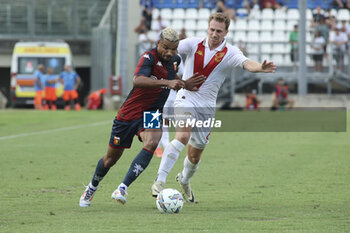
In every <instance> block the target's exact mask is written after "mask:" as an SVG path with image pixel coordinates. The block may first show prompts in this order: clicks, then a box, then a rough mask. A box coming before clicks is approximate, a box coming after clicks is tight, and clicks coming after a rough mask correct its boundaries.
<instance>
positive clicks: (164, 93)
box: [79, 28, 205, 207]
mask: <svg viewBox="0 0 350 233" xmlns="http://www.w3.org/2000/svg"><path fill="white" fill-rule="evenodd" d="M178 44H179V36H178V34H177V32H176V31H175V30H173V29H171V28H165V29H164V30H163V31H162V33H161V35H160V39H159V41H158V43H157V47H156V48H154V49H152V50H150V51H147V52H145V53H144V54H143V55H142V56H141V57H140V60H139V62H138V65H137V67H136V69H135V74H134V75H135V76H134V79H133V86H134V87H133V89H132V90H131V91H130V93H129V95H128V97H127V98H126V100H125V102H124V103H123V105H122V107H121V108H120V109H119V112H118V115H117V117H116V118H115V119H114V123H113V127H112V133H111V137H110V140H109V148H108V151H107V154H106V155H105V156H103V157H102V158H101V159H100V160H99V161H98V163H97V166H96V170H95V173H94V175H93V177H92V180H91V182H90V183H89V185H88V186H87V187H86V189H85V191H84V193H83V195H82V196H81V198H80V202H79V205H80V206H81V207H87V206H90V204H91V201H92V198H93V196H94V194H95V191H96V190H97V187H98V184H99V182H100V181H101V180H102V179H103V177H104V176H105V175H106V174H107V172H108V170H109V169H110V168H111V167H112V166H113V165H114V164H115V163H116V162H117V161H118V160H119V158H120V157H121V156H122V154H123V152H124V149H125V148H130V146H131V144H132V140H133V137H134V136H135V135H137V136H138V138H139V140H140V141H142V143H143V148H142V150H141V151H140V153H139V154H138V155H137V156H136V157H135V159H134V160H133V161H132V163H131V165H130V168H129V171H128V172H127V174H126V176H125V178H124V180H123V182H122V183H121V184H120V185H119V186H118V188H117V189H116V190H115V191H114V192H113V193H112V198H113V199H115V200H116V201H118V202H120V203H122V204H125V202H126V196H127V188H128V186H130V184H131V183H132V182H133V181H134V180H135V179H136V178H137V177H138V176H139V175H140V174H141V173H142V172H143V171H144V170H145V169H146V167H147V166H148V164H149V162H150V161H151V159H152V156H153V152H154V150H155V149H156V148H157V145H158V142H159V140H160V138H161V136H162V129H161V128H160V129H145V128H144V126H143V114H144V111H155V112H156V113H157V114H159V113H160V112H161V111H162V109H163V106H164V104H165V101H166V100H167V97H168V95H169V91H170V89H174V90H179V89H181V88H186V89H187V90H193V91H195V90H196V86H198V85H200V84H202V83H203V82H204V80H205V77H204V76H203V75H198V74H194V75H193V76H192V77H191V78H190V79H188V80H186V81H182V80H181V79H179V78H178V77H177V76H176V73H177V67H178V66H179V64H180V62H181V59H180V57H179V55H177V54H176V52H177V47H178ZM153 117H157V116H155V115H154V116H153Z"/></svg>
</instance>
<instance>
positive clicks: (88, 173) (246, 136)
mask: <svg viewBox="0 0 350 233" xmlns="http://www.w3.org/2000/svg"><path fill="white" fill-rule="evenodd" d="M114 116H115V112H114V111H81V112H74V111H71V112H64V111H57V112H37V111H32V110H5V111H0V174H1V175H0V232H9V233H10V232H11V233H12V232H45V233H48V232H74V233H75V232H246V233H250V232H252V233H256V232H269V233H270V232H276V233H277V232H278V233H280V232H295V233H300V232H305V233H306V232H307V233H309V232H315V233H316V232H317V233H320V232H325V233H329V232H337V233H338V232H350V168H349V165H350V134H349V128H348V130H347V132H341V133H219V132H213V133H212V135H211V138H210V144H209V145H208V146H207V148H206V150H205V152H204V154H203V157H202V161H201V163H200V168H199V170H198V172H197V173H196V174H195V176H194V177H193V179H192V180H191V184H192V188H193V190H194V192H195V194H196V196H197V198H198V199H199V201H200V204H198V205H188V204H185V205H184V208H183V209H182V211H181V212H180V213H179V214H176V215H169V214H161V213H160V212H159V211H158V210H157V208H156V205H155V199H154V198H153V197H151V195H150V187H151V185H152V183H153V181H154V178H155V176H156V172H157V169H158V166H159V163H160V159H159V158H156V157H154V158H153V160H152V161H151V163H150V165H149V167H148V168H147V169H146V170H145V171H144V172H143V174H142V175H141V176H140V177H139V178H138V179H137V180H136V182H134V183H133V184H132V185H131V186H130V187H129V189H128V192H129V196H128V199H127V203H126V205H125V206H121V205H120V204H119V203H116V202H115V201H113V200H112V199H111V198H110V195H111V193H112V192H113V191H114V189H115V188H116V187H117V186H118V184H119V183H120V182H121V181H122V179H123V177H124V175H125V173H126V171H127V170H128V168H129V165H130V163H131V161H132V160H133V158H134V156H135V155H136V154H137V153H138V152H139V150H140V149H141V143H140V142H139V141H138V140H137V138H134V144H133V147H132V149H130V150H126V151H125V153H124V155H123V157H122V158H121V159H120V161H119V162H118V163H117V164H116V165H115V166H114V167H113V168H112V169H111V170H110V172H109V173H108V174H107V176H106V177H105V179H104V180H103V181H102V182H101V184H100V187H99V190H98V191H97V193H96V195H95V197H94V200H93V203H92V205H91V206H90V207H89V208H80V207H79V205H78V202H79V198H80V195H81V194H82V192H83V190H84V187H83V183H84V184H88V182H89V181H90V179H91V177H92V174H93V172H94V169H95V166H96V163H97V161H98V159H99V158H100V157H102V156H103V155H104V153H105V151H106V149H107V145H108V140H109V135H110V131H111V125H112V121H113V118H114ZM347 122H348V125H349V119H348V121H347ZM172 135H173V134H172ZM185 155H186V152H185V151H184V152H183V153H182V154H181V156H180V158H179V161H178V162H177V163H176V165H175V167H174V169H173V170H172V171H171V173H170V175H169V177H168V182H167V184H166V187H172V188H176V189H178V186H177V183H176V182H175V179H174V178H175V175H176V174H177V172H179V171H180V170H181V169H182V164H183V159H184V156H185Z"/></svg>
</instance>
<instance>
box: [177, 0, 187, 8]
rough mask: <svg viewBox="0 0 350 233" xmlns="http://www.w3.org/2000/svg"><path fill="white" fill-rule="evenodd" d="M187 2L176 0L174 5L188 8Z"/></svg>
mask: <svg viewBox="0 0 350 233" xmlns="http://www.w3.org/2000/svg"><path fill="white" fill-rule="evenodd" d="M186 2H187V1H186ZM186 2H185V0H176V1H175V6H174V7H175V8H186Z"/></svg>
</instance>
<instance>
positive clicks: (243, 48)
mask: <svg viewBox="0 0 350 233" xmlns="http://www.w3.org/2000/svg"><path fill="white" fill-rule="evenodd" d="M237 47H238V48H239V49H240V50H241V51H242V53H243V55H244V56H246V57H247V56H248V50H247V46H246V44H245V43H244V42H243V40H239V41H238V43H237Z"/></svg>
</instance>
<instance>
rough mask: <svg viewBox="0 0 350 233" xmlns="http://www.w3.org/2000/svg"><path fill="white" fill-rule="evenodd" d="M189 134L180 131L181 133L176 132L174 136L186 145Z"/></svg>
mask: <svg viewBox="0 0 350 233" xmlns="http://www.w3.org/2000/svg"><path fill="white" fill-rule="evenodd" d="M190 136H191V134H187V133H181V134H176V136H175V138H176V139H177V140H179V141H180V142H181V143H182V144H184V145H187V143H188V141H189V140H190Z"/></svg>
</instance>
